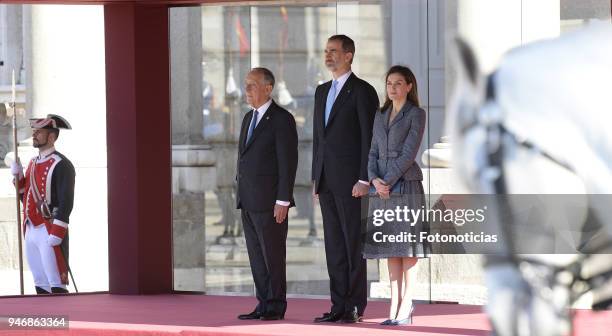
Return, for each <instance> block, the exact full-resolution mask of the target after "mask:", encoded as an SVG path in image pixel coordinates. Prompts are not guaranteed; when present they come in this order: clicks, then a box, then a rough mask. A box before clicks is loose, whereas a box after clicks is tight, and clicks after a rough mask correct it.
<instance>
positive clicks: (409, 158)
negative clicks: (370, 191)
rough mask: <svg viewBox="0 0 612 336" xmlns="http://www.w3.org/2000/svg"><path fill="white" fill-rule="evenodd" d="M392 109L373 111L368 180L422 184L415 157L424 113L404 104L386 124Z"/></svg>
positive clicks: (423, 121) (420, 137) (408, 103)
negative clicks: (404, 181)
mask: <svg viewBox="0 0 612 336" xmlns="http://www.w3.org/2000/svg"><path fill="white" fill-rule="evenodd" d="M391 108H392V107H389V108H388V109H387V110H386V111H379V112H376V117H375V118H374V128H373V135H372V146H371V147H370V153H369V157H368V178H369V180H370V181H372V180H373V179H375V178H381V179H383V180H384V181H385V182H386V183H387V184H388V185H394V184H395V182H397V180H399V179H400V178H401V177H403V178H404V180H406V181H422V180H423V172H422V171H421V168H420V167H419V165H418V164H417V163H416V155H417V153H418V151H419V147H420V146H421V140H422V139H423V133H424V131H425V119H426V117H425V110H423V109H422V108H420V107H417V106H415V105H413V104H412V103H411V102H409V101H406V104H404V106H403V107H402V109H401V111H400V112H399V113H398V114H397V116H395V119H393V121H392V122H391V125H389V115H391Z"/></svg>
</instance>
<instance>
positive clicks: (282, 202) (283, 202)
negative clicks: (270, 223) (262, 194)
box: [276, 200, 291, 206]
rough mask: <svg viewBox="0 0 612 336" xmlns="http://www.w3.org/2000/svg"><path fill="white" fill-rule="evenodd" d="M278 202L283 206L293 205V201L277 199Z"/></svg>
mask: <svg viewBox="0 0 612 336" xmlns="http://www.w3.org/2000/svg"><path fill="white" fill-rule="evenodd" d="M276 204H278V205H282V206H289V205H291V202H287V201H279V200H276Z"/></svg>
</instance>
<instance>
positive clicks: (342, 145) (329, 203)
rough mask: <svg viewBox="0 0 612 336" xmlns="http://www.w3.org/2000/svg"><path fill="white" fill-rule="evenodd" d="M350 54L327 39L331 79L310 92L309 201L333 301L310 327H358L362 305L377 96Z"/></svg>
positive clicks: (343, 40) (344, 39)
mask: <svg viewBox="0 0 612 336" xmlns="http://www.w3.org/2000/svg"><path fill="white" fill-rule="evenodd" d="M354 55H355V43H354V42H353V40H352V39H351V38H349V37H348V36H345V35H334V36H332V37H330V38H329V39H328V41H327V46H326V48H325V65H326V66H327V68H328V69H329V70H330V71H331V73H332V77H333V80H332V81H329V82H327V83H324V84H321V85H319V86H318V87H317V90H316V92H315V108H314V131H313V134H314V139H313V159H312V180H313V183H314V189H313V196H314V197H315V198H319V201H320V204H321V212H322V215H323V231H324V235H325V255H326V259H327V272H328V273H329V279H330V291H331V301H332V307H331V311H330V312H329V313H325V314H323V316H321V317H317V318H315V322H337V321H341V322H345V323H354V322H357V321H359V319H360V318H361V316H363V312H364V310H365V307H366V304H367V280H366V262H365V259H363V257H362V256H361V252H362V231H361V211H360V198H361V197H362V196H364V195H367V193H368V189H369V183H368V151H369V149H370V141H371V139H372V124H373V122H374V115H375V113H376V109H377V108H378V96H377V94H376V90H375V89H374V88H373V87H372V86H371V85H370V84H368V83H367V82H366V81H364V80H362V79H359V78H357V76H355V74H353V73H352V71H351V63H352V62H353V57H354Z"/></svg>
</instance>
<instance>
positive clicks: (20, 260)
mask: <svg viewBox="0 0 612 336" xmlns="http://www.w3.org/2000/svg"><path fill="white" fill-rule="evenodd" d="M9 104H10V105H11V108H12V109H13V153H15V162H16V163H19V152H18V151H17V150H18V146H19V144H18V142H17V103H16V97H15V69H13V83H12V101H11V102H10V103H9ZM19 196H20V194H19V175H18V176H15V205H16V206H17V241H18V242H19V244H18V245H19V288H20V291H21V295H23V294H24V292H23V249H22V241H21V202H20V199H19V198H20V197H19Z"/></svg>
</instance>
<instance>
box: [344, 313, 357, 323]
mask: <svg viewBox="0 0 612 336" xmlns="http://www.w3.org/2000/svg"><path fill="white" fill-rule="evenodd" d="M359 321H360V317H359V314H357V312H356V311H348V312H345V313H344V314H343V315H342V318H340V322H341V323H356V322H359Z"/></svg>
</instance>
